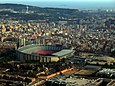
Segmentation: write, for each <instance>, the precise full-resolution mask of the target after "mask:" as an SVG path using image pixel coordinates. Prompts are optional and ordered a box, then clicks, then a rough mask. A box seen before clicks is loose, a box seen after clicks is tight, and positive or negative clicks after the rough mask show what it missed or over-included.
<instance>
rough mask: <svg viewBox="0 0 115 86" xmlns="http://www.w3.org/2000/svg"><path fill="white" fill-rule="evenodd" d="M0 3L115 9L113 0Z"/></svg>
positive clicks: (10, 0) (11, 0)
mask: <svg viewBox="0 0 115 86" xmlns="http://www.w3.org/2000/svg"><path fill="white" fill-rule="evenodd" d="M0 3H17V4H25V5H32V6H38V7H55V8H56V7H58V8H73V9H74V8H75V9H115V0H0Z"/></svg>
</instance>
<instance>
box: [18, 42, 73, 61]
mask: <svg viewBox="0 0 115 86" xmlns="http://www.w3.org/2000/svg"><path fill="white" fill-rule="evenodd" d="M16 53H17V59H18V60H20V61H38V62H58V61H59V60H61V59H63V58H68V57H71V56H73V54H74V50H72V49H68V48H66V47H64V46H62V45H39V44H30V45H26V46H23V47H20V48H18V49H17V51H16Z"/></svg>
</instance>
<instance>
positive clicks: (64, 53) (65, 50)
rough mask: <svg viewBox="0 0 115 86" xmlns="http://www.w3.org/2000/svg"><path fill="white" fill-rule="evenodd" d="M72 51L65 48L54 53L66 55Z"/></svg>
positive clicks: (55, 54)
mask: <svg viewBox="0 0 115 86" xmlns="http://www.w3.org/2000/svg"><path fill="white" fill-rule="evenodd" d="M72 52H73V50H68V49H64V50H61V51H59V52H56V53H53V54H52V55H54V56H64V55H67V54H70V53H72Z"/></svg>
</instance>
